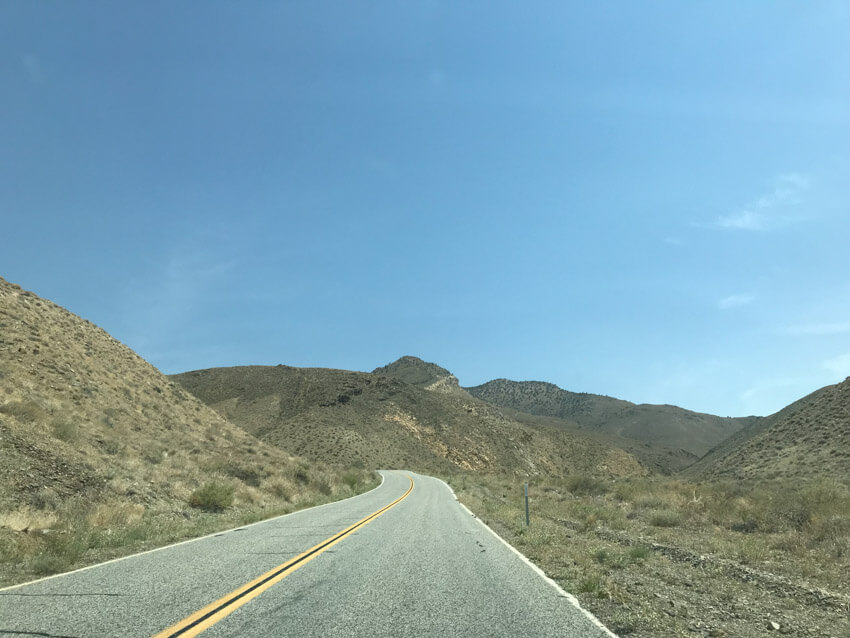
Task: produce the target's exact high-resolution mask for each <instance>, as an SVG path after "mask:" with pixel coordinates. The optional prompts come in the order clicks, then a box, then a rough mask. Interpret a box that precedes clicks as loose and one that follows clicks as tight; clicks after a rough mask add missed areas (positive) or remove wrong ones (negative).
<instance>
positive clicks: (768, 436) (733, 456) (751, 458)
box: [686, 377, 850, 480]
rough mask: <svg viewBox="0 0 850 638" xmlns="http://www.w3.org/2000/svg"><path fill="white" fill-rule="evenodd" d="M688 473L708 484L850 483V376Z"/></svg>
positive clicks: (753, 428) (752, 428) (737, 438)
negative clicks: (813, 480) (722, 481)
mask: <svg viewBox="0 0 850 638" xmlns="http://www.w3.org/2000/svg"><path fill="white" fill-rule="evenodd" d="M686 474H687V475H688V476H693V477H698V478H704V479H716V478H734V479H774V478H797V479H799V478H816V477H834V478H837V479H840V480H848V479H850V377H849V378H847V379H845V380H844V381H843V382H841V383H838V384H835V385H830V386H826V387H825V388H821V389H820V390H817V391H815V392H813V393H811V394H809V395H808V396H805V397H803V398H802V399H800V400H799V401H795V402H794V403H792V404H791V405H789V406H787V407H785V408H783V409H782V410H780V411H779V412H777V413H775V414H773V415H771V416H769V417H765V418H764V419H761V420H759V421H756V422H754V423H752V424H751V425H749V426H747V427H745V428H744V429H742V430H740V431H739V432H737V433H736V434H735V435H734V436H732V437H730V438H729V439H727V440H725V441H723V442H722V443H720V444H719V445H718V446H717V447H715V448H714V449H712V450H711V451H710V452H709V453H708V454H706V455H705V456H704V457H703V458H702V459H700V460H699V461H698V462H697V463H696V464H694V465H693V466H692V467H690V468H688V470H687V471H686Z"/></svg>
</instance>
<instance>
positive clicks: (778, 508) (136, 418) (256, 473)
mask: <svg viewBox="0 0 850 638" xmlns="http://www.w3.org/2000/svg"><path fill="white" fill-rule="evenodd" d="M848 384H850V381H845V382H843V383H840V384H837V385H835V386H829V387H827V388H823V389H821V390H819V391H817V392H815V393H813V394H811V395H810V396H808V397H805V398H803V399H801V400H800V401H797V402H795V403H794V404H792V405H790V406H788V407H787V408H785V409H784V410H781V411H780V412H778V413H776V414H774V415H771V416H769V417H764V418H741V419H729V418H725V417H724V418H721V417H714V416H712V415H702V414H697V413H693V412H688V411H687V410H683V409H681V408H676V407H674V406H635V405H634V404H630V403H628V402H625V401H621V400H618V399H613V398H610V397H603V396H600V395H584V394H576V393H569V392H567V391H565V390H561V389H560V388H557V386H553V385H551V384H544V383H539V382H512V381H506V380H496V381H493V382H490V383H488V384H484V385H483V386H479V387H478V388H463V387H462V386H461V385H460V383H459V382H458V379H457V378H456V377H455V376H454V375H452V374H451V372H449V371H448V370H446V369H445V368H442V367H441V366H439V365H437V364H433V363H427V362H425V361H422V360H421V359H418V358H416V357H412V356H406V357H402V358H401V359H399V360H397V361H395V362H392V363H390V364H388V365H387V366H383V367H380V368H377V369H376V370H375V371H373V372H372V373H367V372H352V371H346V370H329V369H321V368H293V367H289V366H284V365H279V366H243V367H231V368H216V369H209V370H198V371H193V372H186V373H183V374H179V375H174V376H173V377H170V378H169V377H165V376H163V375H162V374H160V373H159V372H158V371H157V370H156V369H155V368H154V367H153V366H151V365H150V364H148V363H147V362H145V361H144V360H143V359H141V358H140V357H139V356H138V355H137V354H135V353H134V352H133V351H132V350H130V349H129V348H127V347H126V346H124V345H122V344H120V343H119V342H117V341H116V340H115V339H113V338H112V337H111V336H110V335H108V334H107V333H106V332H104V331H103V330H101V329H100V328H98V327H96V326H94V325H93V324H91V323H90V322H88V321H86V320H84V319H81V318H79V317H77V316H75V315H73V314H72V313H70V312H68V311H66V310H65V309H63V308H61V307H59V306H56V305H55V304H53V303H51V302H49V301H47V300H44V299H41V298H39V297H38V296H36V295H35V294H33V293H30V292H27V291H24V290H22V289H20V288H19V287H17V286H15V285H14V284H10V283H8V282H6V281H4V280H0V551H2V561H0V582H2V583H5V584H8V583H14V582H20V581H23V580H27V579H30V578H33V577H36V576H38V575H42V574H50V573H55V572H57V571H63V570H66V569H69V568H71V567H74V566H78V565H84V564H89V563H92V562H96V561H98V560H102V559H105V558H109V557H113V556H117V555H121V554H126V553H128V552H132V551H137V550H139V549H143V548H147V547H152V546H155V545H159V544H162V543H165V542H168V541H171V540H175V539H180V538H187V537H191V536H194V535H199V534H202V533H205V532H208V531H211V530H214V529H221V528H223V527H227V526H232V525H236V524H241V523H244V522H246V521H253V520H258V519H260V518H263V517H267V516H270V515H273V514H277V513H282V512H287V511H291V510H292V509H295V508H299V507H304V506H308V505H311V504H315V503H320V502H325V501H328V500H332V499H337V498H343V497H345V496H348V495H352V494H354V493H357V492H360V491H363V490H364V489H367V488H368V487H370V486H371V485H374V484H375V480H376V479H375V477H374V474H373V473H372V470H374V469H377V468H388V469H391V468H400V469H412V470H417V471H421V472H425V473H429V474H434V475H436V476H440V477H443V478H446V479H447V480H449V482H450V483H451V484H452V486H453V487H454V488H455V490H456V491H457V494H458V496H459V498H460V500H461V501H463V502H464V503H466V504H467V505H468V506H469V507H470V508H471V509H472V510H473V511H474V512H475V513H476V514H477V515H478V516H479V517H481V518H482V519H483V520H484V521H485V522H486V523H488V524H489V525H491V526H492V527H493V528H494V529H495V530H496V531H497V532H498V533H499V534H500V535H502V536H503V537H504V538H505V539H506V540H508V541H509V542H510V543H512V544H513V545H515V546H516V547H517V548H518V549H520V551H522V552H524V553H525V554H526V555H528V556H529V557H530V558H531V559H532V560H534V561H535V562H536V563H537V564H539V565H540V566H541V567H542V568H543V569H544V570H545V571H546V572H547V573H548V574H549V575H550V576H551V577H552V578H554V579H555V580H557V581H558V582H559V583H560V584H561V585H562V586H564V587H565V588H566V589H567V590H569V591H571V592H573V593H575V594H576V595H577V596H578V597H579V598H580V600H581V601H582V603H583V604H584V605H585V606H586V607H588V608H589V609H590V610H592V611H593V612H594V613H595V614H596V615H597V616H598V617H599V618H600V619H601V620H602V621H603V622H604V623H605V624H606V625H607V626H609V627H610V628H611V629H612V630H614V631H615V632H617V633H618V635H621V636H639V637H642V638H650V637H651V638H663V637H667V636H707V637H715V638H716V637H723V636H725V637H729V638H732V637H741V638H755V637H757V636H768V635H777V634H778V635H790V636H805V637H835V638H848V637H850V581H848V578H847V574H848V573H850V385H848ZM626 423H630V424H631V425H629V426H628V427H626V426H625V425H624V424H626ZM723 437H726V438H723ZM711 441H714V442H715V444H714V447H713V448H711V449H710V450H709V451H708V453H707V454H705V455H704V456H703V457H702V458H698V457H697V455H696V454H695V453H693V452H692V451H688V449H690V450H695V449H697V450H701V449H707V446H708V445H709V443H711ZM683 442H684V443H686V444H687V445H686V446H680V447H679V448H676V447H670V445H680V444H681V443H683ZM688 442H690V443H688ZM682 447H684V448H685V449H682ZM525 482H528V483H529V485H530V494H531V499H530V505H531V525H530V526H528V527H527V526H526V525H525V519H524V506H523V501H522V497H521V494H522V486H523V484H524V483H525Z"/></svg>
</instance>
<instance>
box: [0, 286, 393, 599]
mask: <svg viewBox="0 0 850 638" xmlns="http://www.w3.org/2000/svg"><path fill="white" fill-rule="evenodd" d="M343 474H344V472H343V471H342V470H340V469H333V468H330V467H328V466H326V465H323V464H321V463H309V464H308V463H306V462H304V461H302V460H299V459H297V458H293V457H291V456H290V455H289V454H288V453H286V452H284V451H283V450H281V449H280V448H277V447H274V446H270V445H266V444H264V443H262V442H261V441H259V440H257V439H256V438H255V437H253V436H251V435H250V434H248V433H247V432H245V431H244V430H242V429H240V428H239V427H237V426H235V425H233V424H232V423H230V422H228V421H226V420H225V419H223V418H222V417H221V416H220V415H219V414H218V413H216V412H215V411H214V410H212V409H210V408H209V407H207V406H206V405H204V404H203V403H201V402H200V401H199V400H197V399H196V398H194V397H192V396H191V395H189V394H188V393H186V392H185V391H184V390H182V389H181V388H180V387H178V386H177V385H176V384H174V383H172V382H171V381H170V380H169V379H168V378H167V377H165V376H163V375H162V374H161V373H160V372H159V371H158V370H156V369H155V368H154V367H153V366H151V365H150V364H148V363H147V362H146V361H144V360H143V359H142V358H141V357H139V356H138V355H137V354H136V353H134V352H133V351H132V350H130V349H129V348H127V347H126V346H124V345H122V344H121V343H119V342H118V341H116V340H115V339H113V338H112V337H111V336H110V335H108V334H107V333H106V332H104V331H103V330H101V329H100V328H98V327H97V326H95V325H93V324H91V323H90V322H88V321H85V320H83V319H81V318H79V317H77V316H75V315H73V314H72V313H70V312H68V311H67V310H65V309H64V308H61V307H59V306H57V305H55V304H53V303H51V302H49V301H47V300H44V299H40V298H39V297H37V296H36V295H34V294H32V293H30V292H27V291H24V290H21V289H20V288H19V287H18V286H15V285H14V284H10V283H8V282H6V281H4V280H3V279H0V584H11V583H13V582H21V581H24V580H27V579H29V578H31V577H33V576H36V575H41V574H47V573H54V572H57V571H63V570H66V569H69V568H72V567H75V566H80V565H84V564H89V563H92V562H96V561H98V560H101V559H104V558H109V557H112V556H115V555H119V554H126V553H129V552H132V551H136V550H139V549H143V548H146V547H151V546H154V545H158V544H162V543H167V542H170V541H172V540H175V539H178V538H188V537H190V536H192V535H196V534H199V533H204V532H206V531H211V530H213V529H220V528H224V527H228V526H232V525H237V524H240V523H241V522H244V521H245V520H257V519H258V518H262V517H266V516H271V515H274V514H277V513H281V512H284V511H291V510H293V509H296V508H302V507H306V506H309V505H311V504H314V503H319V502H327V501H329V500H332V499H338V498H344V497H345V496H350V495H352V494H354V493H355V492H359V491H362V490H363V489H367V488H368V487H369V486H370V485H374V484H375V481H376V479H375V477H374V476H373V475H372V474H371V473H370V472H367V471H365V470H362V469H361V470H357V471H355V472H353V473H350V474H346V475H345V477H343ZM205 485H212V486H214V487H217V489H218V492H217V493H216V492H215V490H213V492H212V493H208V494H207V498H206V499H204V498H202V497H203V495H204V492H203V489H204V486H205ZM193 494H194V495H195V500H194V501H193V498H192V495H193ZM192 502H194V503H195V504H196V505H198V506H199V507H198V508H195V507H192V506H191V505H190V503H192ZM203 508H206V509H212V510H217V511H212V512H207V511H204V509H203Z"/></svg>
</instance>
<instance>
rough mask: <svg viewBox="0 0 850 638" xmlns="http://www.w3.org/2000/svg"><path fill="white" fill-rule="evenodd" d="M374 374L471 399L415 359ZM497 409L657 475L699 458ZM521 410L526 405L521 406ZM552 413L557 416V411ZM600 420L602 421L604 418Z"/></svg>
mask: <svg viewBox="0 0 850 638" xmlns="http://www.w3.org/2000/svg"><path fill="white" fill-rule="evenodd" d="M373 374H381V375H385V376H390V377H393V378H396V379H399V380H400V381H404V382H406V383H410V384H412V385H415V386H417V387H420V388H423V389H427V390H432V391H435V392H444V393H450V394H457V395H462V396H465V397H466V398H468V399H471V398H472V395H471V394H469V393H468V392H467V391H466V390H464V389H463V388H461V387H460V385H459V384H458V380H457V377H455V376H454V375H453V374H452V373H451V372H449V371H448V370H446V369H445V368H442V367H440V366H438V365H437V364H435V363H428V362H426V361H423V360H422V359H419V358H418V357H412V356H405V357H401V358H400V359H398V360H397V361H394V362H392V363H390V364H388V365H386V366H382V367H380V368H376V369H375V370H374V372H373ZM491 383H492V382H491ZM541 385H542V386H549V387H552V388H555V387H556V386H553V385H551V384H541ZM576 396H579V395H576ZM611 401H613V402H616V401H617V400H616V399H611ZM621 403H623V404H625V405H630V404H629V403H628V402H626V401H622V402H621ZM491 405H492V404H491ZM497 407H498V408H499V413H500V414H502V415H504V416H506V417H508V418H509V419H512V420H514V421H519V422H520V423H524V424H526V425H530V426H534V427H537V426H543V427H547V428H556V429H560V430H564V431H565V432H568V433H570V434H571V435H572V436H574V437H579V438H585V439H586V438H590V439H591V440H593V441H596V442H597V443H599V444H601V445H604V446H606V447H612V448H618V449H621V450H624V451H626V452H628V453H629V454H631V455H632V456H634V457H635V458H637V459H638V460H639V461H640V462H641V464H643V465H644V466H645V467H647V468H649V469H651V470H652V471H654V472H660V473H661V474H671V473H673V472H676V471H678V470H681V469H682V468H684V467H687V466H689V465H691V464H692V463H693V462H694V461H696V460H697V459H698V458H699V457H698V456H696V455H695V454H691V453H690V452H687V451H685V450H682V449H675V450H674V449H670V448H666V447H663V446H658V445H649V444H647V443H644V442H641V441H635V440H634V439H628V438H624V437H621V436H617V435H616V434H609V433H607V432H604V431H598V432H597V431H593V430H589V429H582V427H581V426H580V425H579V424H578V423H576V422H575V421H574V420H571V419H565V418H561V417H557V416H550V415H546V414H532V413H529V412H524V411H522V410H521V409H517V408H514V407H510V406H507V405H504V404H503V405H498V406H497ZM523 407H527V406H525V405H524V406H523ZM554 412H555V413H557V411H554ZM601 418H604V415H603V416H602V417H601Z"/></svg>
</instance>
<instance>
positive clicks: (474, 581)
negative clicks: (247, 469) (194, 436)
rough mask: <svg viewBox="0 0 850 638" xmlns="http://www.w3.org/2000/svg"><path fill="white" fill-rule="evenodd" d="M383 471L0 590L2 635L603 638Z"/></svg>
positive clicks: (515, 560)
mask: <svg viewBox="0 0 850 638" xmlns="http://www.w3.org/2000/svg"><path fill="white" fill-rule="evenodd" d="M382 474H383V475H384V482H383V484H382V485H381V486H380V487H379V488H377V489H375V490H372V491H371V492H368V493H366V494H361V495H360V496H356V497H354V498H350V499H347V500H345V501H340V502H338V503H332V504H329V505H324V506H321V507H316V508H312V509H309V510H302V511H300V512H295V513H293V514H289V515H287V516H282V517H279V518H275V519H271V520H268V521H264V522H262V523H257V524H254V525H250V526H247V527H244V528H239V529H235V530H231V531H229V532H225V533H222V534H216V535H214V536H209V537H205V538H202V539H199V540H195V541H189V542H185V543H181V544H178V545H172V546H170V547H166V548H163V549H160V550H154V551H152V552H147V553H144V554H138V555H135V556H131V557H128V558H125V559H120V560H117V561H113V562H110V563H105V564H103V565H98V566H96V567H92V568H88V569H84V570H80V571H77V572H72V573H69V574H67V575H63V576H58V577H52V578H48V579H45V580H41V581H37V582H34V583H32V584H29V585H21V586H17V587H11V588H7V589H4V590H0V636H44V637H71V636H73V637H75V638H95V637H99V636H116V637H117V636H121V637H124V636H162V637H165V636H173V637H175V638H176V636H181V637H187V636H194V635H198V634H202V635H203V636H204V638H214V637H216V638H219V637H224V636H231V637H240V638H250V637H258V638H259V637H262V638H266V637H273V636H299V637H301V636H316V637H321V638H334V637H336V636H345V637H348V636H362V637H372V636H376V637H377V636H388V637H393V638H402V637H405V636H411V637H417V638H418V637H421V636H440V637H443V636H462V637H463V638H476V637H478V636H523V637H531V636H569V637H571V638H600V637H607V638H610V637H611V636H612V635H613V634H611V633H610V632H608V631H607V630H606V629H604V628H603V627H602V626H601V625H600V624H599V623H598V622H597V621H595V620H594V619H593V618H592V617H591V616H590V615H589V614H587V613H586V612H584V611H583V610H581V609H579V608H578V607H577V605H576V603H575V602H574V599H572V598H571V597H570V596H569V595H567V594H565V593H564V592H562V591H560V590H559V589H558V588H557V586H555V585H554V583H552V582H551V581H548V580H547V579H545V578H544V577H543V576H542V575H541V574H540V573H539V572H538V571H537V570H535V568H533V567H532V566H531V565H530V564H528V563H527V562H526V561H525V560H524V559H523V558H522V557H521V556H519V555H518V554H517V553H516V552H514V551H513V550H512V549H511V548H510V547H508V546H507V545H505V544H504V543H503V542H502V541H501V540H500V539H499V538H497V537H496V536H495V535H494V534H493V533H492V532H490V531H489V529H487V528H486V527H485V526H484V525H483V524H481V523H480V522H479V521H478V520H477V519H476V518H475V517H474V516H472V515H471V514H470V512H469V511H468V510H467V509H466V508H464V507H463V506H462V505H460V504H459V503H458V502H457V501H456V500H455V498H454V496H453V494H452V493H451V490H450V489H449V488H448V486H447V485H446V484H445V483H443V482H442V481H439V480H437V479H434V478H431V477H427V476H421V475H417V474H413V473H408V472H398V471H386V472H382ZM411 488H412V489H411Z"/></svg>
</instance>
